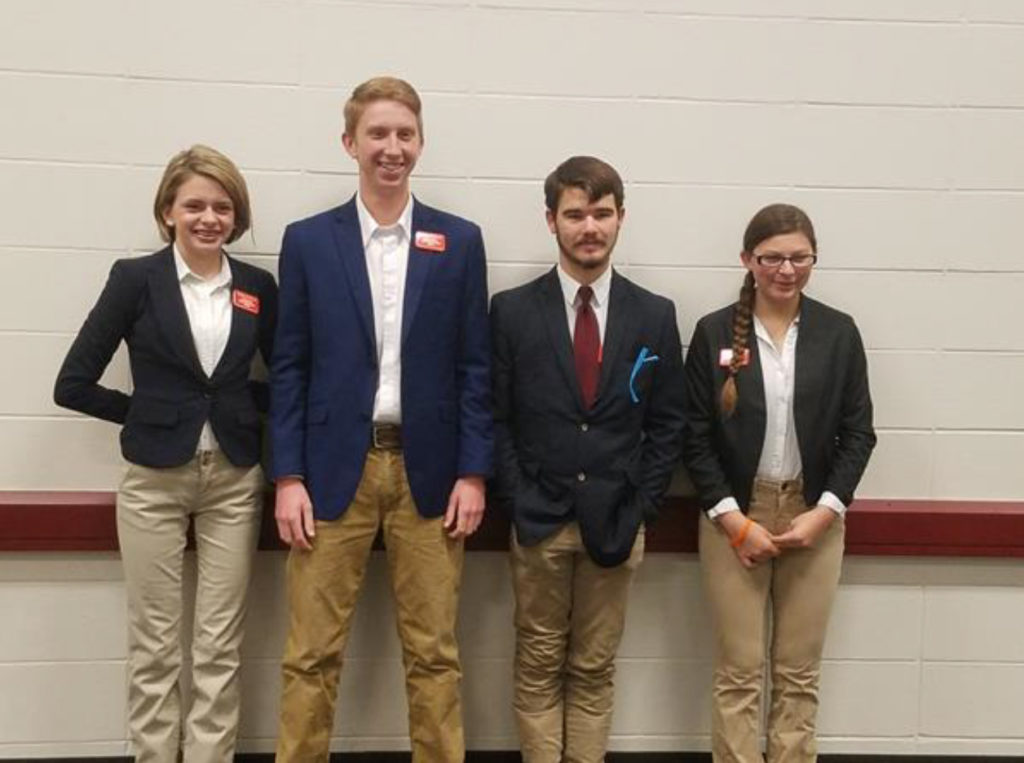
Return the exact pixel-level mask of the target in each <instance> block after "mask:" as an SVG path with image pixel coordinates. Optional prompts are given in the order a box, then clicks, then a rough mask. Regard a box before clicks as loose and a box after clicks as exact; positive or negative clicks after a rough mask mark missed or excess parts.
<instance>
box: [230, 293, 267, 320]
mask: <svg viewBox="0 0 1024 763" xmlns="http://www.w3.org/2000/svg"><path fill="white" fill-rule="evenodd" d="M231 304H232V305H234V306H235V307H237V308H238V309H239V310H245V312H247V313H252V314H253V315H259V314H260V298H259V297H257V296H256V295H255V294H250V293H249V292H247V291H242V290H241V289H232V290H231Z"/></svg>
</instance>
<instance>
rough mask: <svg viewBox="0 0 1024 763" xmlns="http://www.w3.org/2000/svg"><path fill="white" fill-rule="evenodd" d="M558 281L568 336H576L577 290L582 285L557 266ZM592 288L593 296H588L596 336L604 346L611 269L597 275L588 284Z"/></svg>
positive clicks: (571, 337)
mask: <svg viewBox="0 0 1024 763" xmlns="http://www.w3.org/2000/svg"><path fill="white" fill-rule="evenodd" d="M558 281H559V283H561V285H562V296H563V297H564V302H565V319H566V320H567V321H569V338H570V339H575V338H576V309H577V308H578V307H579V296H578V293H579V290H580V287H581V286H583V284H581V283H580V282H579V281H577V280H576V279H575V278H573V277H572V276H571V275H569V274H568V273H566V272H565V271H564V270H562V266H561V265H559V266H558ZM590 288H591V289H593V290H594V296H592V297H591V298H590V306H591V307H592V308H593V310H594V315H595V316H597V331H598V337H599V338H600V340H601V347H604V327H605V326H606V325H607V323H608V294H609V292H610V291H611V288H612V269H611V267H608V268H606V269H605V271H604V272H603V273H602V274H601V275H599V276H598V277H597V280H596V281H594V282H593V283H592V284H590Z"/></svg>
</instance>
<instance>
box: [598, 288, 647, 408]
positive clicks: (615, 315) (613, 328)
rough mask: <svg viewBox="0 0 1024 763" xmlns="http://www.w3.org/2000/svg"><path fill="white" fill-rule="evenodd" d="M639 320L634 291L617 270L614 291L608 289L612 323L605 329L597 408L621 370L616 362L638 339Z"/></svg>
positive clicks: (610, 320) (608, 315) (609, 314)
mask: <svg viewBox="0 0 1024 763" xmlns="http://www.w3.org/2000/svg"><path fill="white" fill-rule="evenodd" d="M637 320H638V315H637V311H636V309H635V308H634V306H633V295H632V292H631V291H630V290H629V289H628V288H627V286H626V283H625V281H624V280H623V279H622V276H620V275H619V274H618V273H616V272H615V271H614V270H613V271H612V283H611V288H610V289H609V290H608V314H607V321H608V323H607V325H606V326H605V328H604V344H603V349H602V351H601V378H600V381H599V382H598V385H597V401H595V403H594V404H595V405H597V403H598V402H600V400H601V398H602V397H603V396H604V395H605V392H606V391H607V389H608V384H609V383H610V380H611V377H612V376H613V374H614V371H615V369H616V367H617V363H616V360H617V359H618V358H619V356H620V355H621V354H622V353H623V352H624V351H625V345H626V344H627V340H628V339H629V338H630V337H635V336H636V333H637V332H636V323H637ZM625 381H628V380H624V382H625Z"/></svg>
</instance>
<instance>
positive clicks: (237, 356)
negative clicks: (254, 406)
mask: <svg viewBox="0 0 1024 763" xmlns="http://www.w3.org/2000/svg"><path fill="white" fill-rule="evenodd" d="M225 256H227V255H225ZM227 259H228V264H229V265H230V267H231V286H230V290H231V293H230V296H229V299H231V331H230V333H229V334H228V341H227V344H226V345H225V346H224V352H222V353H221V356H220V360H218V361H217V365H216V367H215V368H214V369H213V374H212V375H211V377H210V378H211V379H212V378H215V377H216V376H217V374H219V373H221V371H222V370H223V369H226V368H232V367H233V366H234V365H235V364H237V363H239V362H241V361H242V360H244V358H245V357H246V356H248V355H249V354H250V350H251V348H252V347H254V346H255V344H256V343H255V340H254V339H253V336H254V335H255V333H256V328H257V324H258V323H259V316H258V315H253V314H252V313H250V312H248V311H247V310H242V309H241V308H240V307H238V306H237V305H236V304H235V301H234V292H235V291H236V290H238V291H243V292H245V293H246V294H252V295H253V296H256V289H255V284H254V283H250V281H249V278H248V273H247V272H246V271H245V270H243V269H242V268H241V267H239V265H238V263H236V262H235V261H234V260H233V259H231V258H230V257H228V258H227ZM261 308H262V305H261Z"/></svg>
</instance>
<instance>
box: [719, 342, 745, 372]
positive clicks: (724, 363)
mask: <svg viewBox="0 0 1024 763" xmlns="http://www.w3.org/2000/svg"><path fill="white" fill-rule="evenodd" d="M731 364H732V347H723V348H722V349H721V350H719V351H718V365H719V366H721V367H722V368H728V367H729V366H730V365H731ZM749 364H750V348H748V347H744V348H743V355H742V356H741V357H740V365H741V366H746V365H749Z"/></svg>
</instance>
